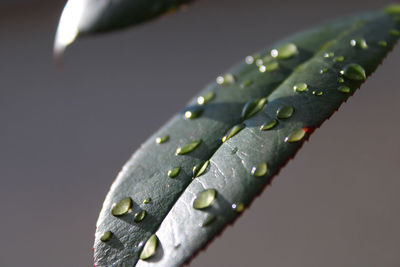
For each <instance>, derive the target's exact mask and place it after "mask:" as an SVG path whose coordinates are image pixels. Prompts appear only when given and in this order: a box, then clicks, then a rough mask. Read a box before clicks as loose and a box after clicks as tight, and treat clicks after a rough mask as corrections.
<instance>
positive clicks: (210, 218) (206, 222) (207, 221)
mask: <svg viewBox="0 0 400 267" xmlns="http://www.w3.org/2000/svg"><path fill="white" fill-rule="evenodd" d="M216 220H217V216H215V215H213V214H209V215H208V216H207V217H206V219H205V220H204V222H203V223H202V224H201V227H207V226H209V225H210V224H212V223H213V222H215V221H216Z"/></svg>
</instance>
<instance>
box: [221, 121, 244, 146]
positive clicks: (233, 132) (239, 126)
mask: <svg viewBox="0 0 400 267" xmlns="http://www.w3.org/2000/svg"><path fill="white" fill-rule="evenodd" d="M245 127H246V124H244V123H241V124H237V125H235V126H233V127H232V129H230V130H229V132H228V134H227V135H225V136H224V137H222V142H226V141H228V140H229V139H231V138H232V137H234V136H235V135H236V134H238V133H239V132H240V131H241V130H243V129H244V128H245Z"/></svg>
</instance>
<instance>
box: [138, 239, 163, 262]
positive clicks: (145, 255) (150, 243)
mask: <svg viewBox="0 0 400 267" xmlns="http://www.w3.org/2000/svg"><path fill="white" fill-rule="evenodd" d="M157 246H158V238H157V236H156V235H155V234H153V235H152V236H150V238H149V239H148V240H147V242H146V244H144V247H143V250H142V252H141V253H140V257H139V258H140V259H141V260H147V259H149V258H151V257H152V256H154V254H156V250H157Z"/></svg>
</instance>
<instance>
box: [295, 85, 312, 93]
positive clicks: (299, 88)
mask: <svg viewBox="0 0 400 267" xmlns="http://www.w3.org/2000/svg"><path fill="white" fill-rule="evenodd" d="M307 88H308V85H307V84H306V83H298V84H296V85H295V86H293V90H294V91H296V92H305V91H307Z"/></svg>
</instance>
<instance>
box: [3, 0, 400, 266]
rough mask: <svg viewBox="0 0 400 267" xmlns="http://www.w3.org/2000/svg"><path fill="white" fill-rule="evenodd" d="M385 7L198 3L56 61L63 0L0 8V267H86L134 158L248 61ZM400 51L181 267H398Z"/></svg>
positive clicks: (259, 0) (361, 0)
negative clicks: (204, 91)
mask: <svg viewBox="0 0 400 267" xmlns="http://www.w3.org/2000/svg"><path fill="white" fill-rule="evenodd" d="M388 2H389V1H384V0H379V1H377V0H368V1H366V0H353V1H349V0H336V1H316V0H315V1H305V0H304V1H299V0H291V1H289V0H286V1H285V0H279V1H278V0H247V1H232V0H200V1H197V2H196V4H194V5H192V6H191V7H190V8H189V9H188V10H187V11H186V12H180V13H178V14H176V15H173V16H168V17H166V18H161V19H159V20H157V21H155V22H152V23H148V24H145V25H142V26H140V27H137V28H131V29H129V30H126V31H121V32H117V33H112V34H108V35H102V36H97V37H92V38H88V39H82V40H79V41H78V42H77V43H76V44H74V45H73V46H72V47H71V48H70V49H69V50H68V51H67V53H66V57H65V69H64V71H62V72H58V71H56V69H55V66H54V64H53V60H52V41H53V36H54V33H55V29H56V25H57V22H58V17H59V15H60V12H61V10H62V7H63V5H64V1H61V0H41V1H38V0H36V1H35V0H30V1H29V0H18V1H16V0H12V1H4V0H0V41H1V42H0V48H1V49H0V125H1V128H0V170H1V172H0V173H1V174H0V175H1V184H0V203H1V215H0V227H1V228H0V230H1V234H0V235H1V241H0V266H1V267H20V266H30V267H47V266H57V267H71V266H77V267H80V266H91V265H93V264H92V251H91V248H92V241H93V236H94V231H95V223H96V220H97V215H98V213H99V211H100V208H101V205H102V202H103V199H104V197H105V195H106V193H107V191H108V188H109V187H110V185H111V183H112V182H113V180H114V178H115V176H116V174H117V172H118V171H119V169H120V168H121V166H122V165H123V164H124V162H125V161H126V160H127V159H128V158H129V157H130V155H131V153H133V152H134V151H135V149H136V148H138V147H139V145H140V144H141V143H142V142H143V141H144V140H145V139H146V138H147V137H148V136H149V135H150V134H151V133H152V132H153V131H155V130H156V129H157V128H158V127H160V126H161V125H162V124H163V123H164V122H165V121H166V120H167V119H168V118H170V117H171V116H172V115H173V114H174V113H175V112H177V111H178V110H180V109H181V108H182V107H183V106H184V105H185V103H186V101H188V100H189V99H190V98H191V97H192V96H193V95H195V94H196V92H198V91H199V90H200V89H201V88H202V87H203V86H204V85H205V84H206V83H207V82H209V81H211V80H213V79H215V77H216V76H217V75H218V74H219V73H221V72H223V71H224V70H225V69H227V68H228V67H230V66H231V65H232V64H234V63H236V62H238V61H239V60H241V59H242V58H244V57H245V56H246V55H248V54H249V53H252V52H254V51H256V50H258V49H260V48H263V47H265V46H266V45H268V44H272V42H274V41H276V40H279V39H280V38H283V37H285V36H287V35H288V34H291V33H294V32H296V31H299V30H302V29H304V28H307V27H310V26H313V25H318V24H320V22H322V21H325V20H327V19H330V18H334V17H338V16H341V15H346V14H349V13H352V12H359V11H363V10H368V9H374V8H377V7H381V6H383V5H385V4H386V3H388ZM399 68H400V47H397V49H396V50H395V51H394V52H393V53H392V54H391V55H390V57H389V58H388V59H387V60H386V61H385V63H384V65H383V66H382V67H381V68H380V69H379V70H378V71H377V72H376V73H375V75H374V76H373V77H372V78H371V79H369V80H368V82H367V83H366V84H365V86H363V88H362V89H361V90H360V91H359V92H358V93H356V95H355V96H354V97H352V98H351V99H350V100H349V103H348V104H345V105H344V106H343V107H342V108H341V110H340V111H339V112H338V113H337V114H335V115H334V116H333V117H332V119H330V120H329V121H327V122H326V123H325V125H324V126H323V127H322V128H321V129H319V130H317V131H316V132H315V134H314V135H313V136H312V137H311V142H310V143H307V144H306V145H305V146H304V147H303V149H302V150H301V152H300V153H299V154H298V155H297V157H296V159H295V160H293V161H291V162H290V164H289V165H288V166H287V167H286V168H285V169H284V170H283V171H282V172H281V173H280V175H279V177H277V178H276V179H275V181H274V183H273V184H272V186H271V187H269V188H268V189H267V190H265V191H264V193H263V194H262V196H260V197H259V198H258V199H256V201H255V202H254V203H253V205H252V206H251V207H250V209H248V210H247V211H246V212H245V214H244V216H242V217H241V218H240V219H239V220H237V221H236V223H235V224H234V226H230V227H228V228H227V229H226V231H225V232H224V234H223V235H222V236H221V237H219V238H218V239H216V240H215V242H214V243H212V244H211V245H210V246H209V247H208V248H207V250H206V251H205V252H202V253H201V254H199V256H198V257H197V258H196V259H195V260H193V262H192V264H191V266H196V267H199V266H274V267H275V266H277V267H281V266H282V267H286V266H289V267H291V266H298V267H319V266H324V267H337V266H349V267H350V266H393V267H394V266H400V253H399V249H400V228H399V225H400V212H399V211H400V204H399V200H400V195H399V191H400V175H399V169H398V168H399V152H400V141H399V132H400V124H399V105H398V103H399V101H400V87H399V84H400V77H399V76H400V72H399Z"/></svg>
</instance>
